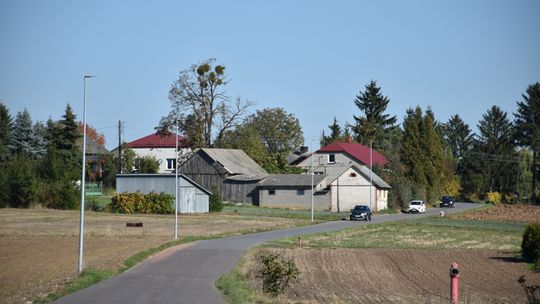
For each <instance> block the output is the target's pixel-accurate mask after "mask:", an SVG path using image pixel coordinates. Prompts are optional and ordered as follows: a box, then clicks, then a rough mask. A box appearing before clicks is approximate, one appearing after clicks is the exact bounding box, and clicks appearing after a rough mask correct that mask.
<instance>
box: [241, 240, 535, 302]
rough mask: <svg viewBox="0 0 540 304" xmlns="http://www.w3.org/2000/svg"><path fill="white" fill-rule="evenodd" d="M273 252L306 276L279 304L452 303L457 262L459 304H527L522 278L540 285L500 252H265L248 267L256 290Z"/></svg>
mask: <svg viewBox="0 0 540 304" xmlns="http://www.w3.org/2000/svg"><path fill="white" fill-rule="evenodd" d="M270 252H272V253H279V254H280V255H281V256H283V257H284V258H286V259H292V260H294V261H295V263H296V265H297V266H298V268H299V270H300V272H301V278H300V281H299V282H298V283H294V284H293V285H292V286H291V288H290V289H288V290H287V291H286V293H285V294H284V295H281V296H279V297H278V302H279V303H289V302H292V303H298V302H300V303H449V301H450V296H449V293H450V292H449V289H450V287H449V284H450V278H449V268H450V265H451V263H453V262H457V263H458V264H459V269H460V281H459V292H460V302H459V303H526V301H527V298H526V295H525V293H524V291H523V289H522V288H521V286H520V285H519V283H518V282H517V280H518V279H519V277H520V276H522V275H526V280H527V284H529V285H531V284H535V285H540V274H538V273H533V272H531V271H530V270H527V268H526V266H525V264H523V263H520V262H519V261H517V260H516V259H514V258H513V257H512V255H511V253H508V252H501V251H494V250H444V251H442V250H441V251H439V250H405V249H325V250H317V249H301V248H300V249H276V248H261V249H258V252H256V253H255V254H254V255H251V257H250V258H249V259H248V260H247V261H246V264H245V268H247V276H248V278H250V282H251V284H253V287H254V288H256V289H259V290H260V289H261V286H260V284H261V280H260V278H257V271H258V267H259V266H257V265H259V264H260V263H258V262H255V261H254V259H255V257H258V256H260V255H261V254H268V253H270ZM539 293H540V292H539ZM538 296H540V294H539V295H538Z"/></svg>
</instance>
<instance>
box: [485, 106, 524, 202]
mask: <svg viewBox="0 0 540 304" xmlns="http://www.w3.org/2000/svg"><path fill="white" fill-rule="evenodd" d="M478 129H479V130H480V136H479V143H478V144H479V150H480V155H481V156H480V157H481V158H482V159H483V160H484V162H483V163H484V167H485V168H486V171H485V183H484V187H483V190H484V191H485V192H488V191H489V192H491V191H497V192H501V193H506V192H512V191H515V190H516V178H517V173H518V172H517V171H516V162H517V160H518V157H517V154H516V151H515V149H514V141H513V133H512V131H513V129H512V123H511V122H510V121H509V120H508V118H507V114H506V112H504V111H502V110H501V109H500V108H499V107H498V106H493V107H491V109H489V110H488V111H487V113H486V114H484V115H483V117H482V120H481V121H480V122H479V124H478Z"/></svg>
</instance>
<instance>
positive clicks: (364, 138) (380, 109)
mask: <svg viewBox="0 0 540 304" xmlns="http://www.w3.org/2000/svg"><path fill="white" fill-rule="evenodd" d="M389 102H390V100H389V99H388V98H387V97H386V96H383V95H382V93H381V88H380V87H378V86H377V83H376V82H375V81H374V80H372V81H371V82H370V83H369V84H368V85H366V89H365V91H364V92H360V94H359V95H357V96H356V99H355V100H354V104H355V105H356V106H357V107H358V109H359V110H360V111H361V112H362V113H363V114H364V115H363V116H356V115H354V120H355V121H356V124H355V125H354V126H353V132H354V134H355V136H356V141H358V142H360V143H363V144H365V145H369V143H370V142H378V143H383V142H385V140H386V139H387V138H386V136H385V134H386V131H388V129H391V128H395V126H394V125H395V123H396V121H397V118H396V116H390V115H389V114H384V112H385V111H386V107H387V106H388V103H389Z"/></svg>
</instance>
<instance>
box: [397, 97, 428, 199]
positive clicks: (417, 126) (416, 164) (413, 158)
mask: <svg viewBox="0 0 540 304" xmlns="http://www.w3.org/2000/svg"><path fill="white" fill-rule="evenodd" d="M403 129H404V130H403V144H402V148H401V162H402V163H403V165H404V166H405V177H406V178H407V179H409V180H410V181H411V182H413V183H414V184H415V185H416V191H415V192H416V194H417V195H419V196H424V195H425V186H426V185H427V180H426V172H425V167H424V164H425V159H424V151H423V144H422V142H423V138H422V133H421V130H422V110H421V109H420V107H416V109H414V110H413V109H408V110H407V115H406V116H405V119H404V121H403ZM422 188H424V189H422Z"/></svg>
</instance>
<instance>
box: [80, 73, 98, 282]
mask: <svg viewBox="0 0 540 304" xmlns="http://www.w3.org/2000/svg"><path fill="white" fill-rule="evenodd" d="M92 77H95V76H90V75H84V93H83V95H84V97H83V144H82V146H83V149H82V150H83V151H82V176H81V216H80V226H79V268H78V274H79V275H80V274H81V272H82V271H83V252H84V190H85V189H84V185H85V177H86V79H88V78H92Z"/></svg>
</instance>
